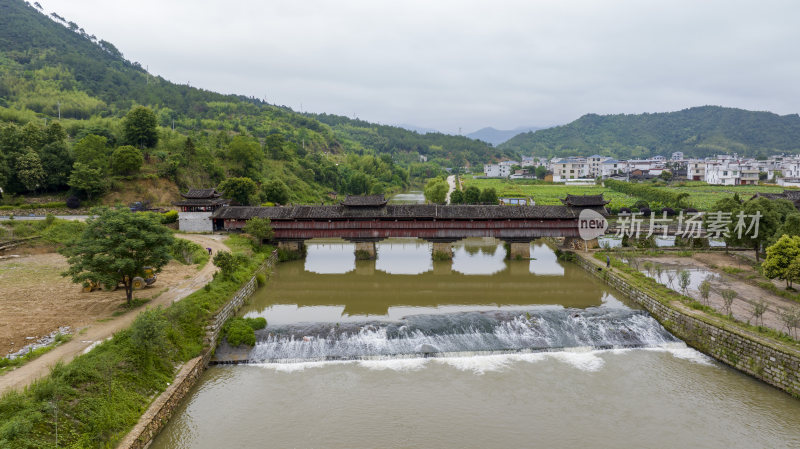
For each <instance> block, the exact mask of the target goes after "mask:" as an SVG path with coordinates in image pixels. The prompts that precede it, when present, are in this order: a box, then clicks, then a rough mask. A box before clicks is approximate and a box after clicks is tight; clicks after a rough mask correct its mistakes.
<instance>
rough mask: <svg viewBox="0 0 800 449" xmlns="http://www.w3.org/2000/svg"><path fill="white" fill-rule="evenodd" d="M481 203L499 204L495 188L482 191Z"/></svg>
mask: <svg viewBox="0 0 800 449" xmlns="http://www.w3.org/2000/svg"><path fill="white" fill-rule="evenodd" d="M481 203H483V204H497V190H495V189H494V187H487V188H485V189H483V191H481Z"/></svg>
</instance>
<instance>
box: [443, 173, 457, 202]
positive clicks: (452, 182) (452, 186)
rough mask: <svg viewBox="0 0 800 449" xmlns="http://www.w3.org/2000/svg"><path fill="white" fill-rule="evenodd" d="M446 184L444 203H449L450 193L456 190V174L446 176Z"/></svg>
mask: <svg viewBox="0 0 800 449" xmlns="http://www.w3.org/2000/svg"><path fill="white" fill-rule="evenodd" d="M447 186H448V187H447V198H446V199H445V203H447V204H450V194H451V193H453V191H455V190H456V175H450V176H448V177H447Z"/></svg>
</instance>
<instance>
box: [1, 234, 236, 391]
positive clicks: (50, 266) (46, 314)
mask: <svg viewBox="0 0 800 449" xmlns="http://www.w3.org/2000/svg"><path fill="white" fill-rule="evenodd" d="M178 237H181V238H185V239H187V240H191V241H193V242H195V243H197V244H199V245H201V246H203V247H204V248H211V249H212V251H213V252H214V253H216V252H218V251H222V250H228V247H226V246H225V244H224V243H223V240H224V239H225V238H226V237H227V236H220V235H185V234H178ZM30 257H31V258H33V259H32V260H30V261H26V259H28V258H27V257H26V258H20V259H10V260H6V261H3V263H0V326H1V327H0V338H5V341H4V342H2V343H4V344H5V345H6V346H0V347H8V342H9V341H16V340H14V338H17V337H16V336H21V337H22V338H25V337H27V336H30V334H32V333H35V332H36V331H35V330H34V329H37V328H38V329H49V331H52V330H54V329H57V328H58V327H59V326H62V325H69V326H72V327H73V329H81V327H83V326H85V327H83V329H82V330H81V331H79V332H78V335H76V336H75V337H74V338H73V339H72V340H71V341H69V342H67V343H64V344H62V345H60V346H58V347H57V348H55V349H53V350H52V351H50V352H48V353H46V354H44V355H42V356H41V357H39V358H37V359H35V360H32V361H30V362H28V363H26V364H25V365H22V366H21V367H19V368H17V369H15V370H13V371H9V372H6V373H5V374H3V375H0V394H2V393H3V392H4V391H7V390H9V389H19V388H22V387H24V386H25V385H28V384H29V383H31V382H32V381H33V380H35V379H38V378H40V377H42V376H44V375H46V374H47V373H48V372H49V371H50V368H52V367H53V366H54V365H55V364H56V363H58V362H60V361H61V362H64V363H68V362H69V361H70V360H72V359H73V358H75V357H76V356H78V355H80V354H82V353H84V352H86V351H88V350H89V349H91V348H92V346H93V345H95V344H98V343H100V342H102V341H104V340H106V339H108V338H110V337H111V336H112V335H114V333H115V332H118V331H120V330H122V329H125V328H127V327H129V326H130V325H131V323H132V322H133V320H134V319H135V318H136V316H137V315H138V314H139V312H141V311H142V310H145V307H157V306H168V305H170V304H172V303H173V302H175V301H180V300H181V299H183V298H185V297H186V296H188V295H190V294H191V293H192V292H194V291H197V290H198V289H200V288H202V287H203V286H204V285H205V284H207V283H208V282H210V281H211V279H212V278H213V275H214V273H215V272H216V271H217V267H215V266H214V265H213V264H212V263H211V262H209V263H207V264H206V266H205V267H203V268H202V269H201V270H198V269H197V266H196V265H191V266H186V265H180V264H177V263H175V262H171V263H170V264H169V265H168V266H167V267H165V268H164V270H163V271H162V273H161V274H159V279H158V281H157V282H156V283H155V284H154V285H153V286H152V287H150V288H148V289H145V290H141V291H140V297H151V298H152V297H153V296H155V295H158V296H157V297H156V298H154V299H152V300H150V302H148V303H147V305H146V306H145V307H138V308H135V309H133V310H129V311H127V312H125V313H122V314H121V315H118V316H114V313H113V312H115V311H117V310H120V306H121V305H122V304H123V303H124V301H125V295H124V293H123V292H120V291H117V292H100V291H98V292H92V293H82V292H81V289H80V286H78V285H76V284H73V283H72V282H70V281H69V279H66V278H62V277H61V276H60V275H59V273H61V272H62V271H63V270H64V268H65V267H66V260H65V259H64V258H63V257H61V256H60V255H58V254H45V255H40V256H30ZM23 279H27V282H23ZM7 280H11V282H9V283H8V284H7V283H6V281H7ZM168 287H169V289H168V290H167V291H164V290H165V289H166V288H168ZM7 298H8V299H7ZM7 312H8V313H7ZM11 314H14V315H13V316H12V315H11ZM73 323H74V324H73ZM37 326H38V327H37ZM49 331H44V332H49ZM44 332H43V333H44ZM6 333H8V334H7V335H8V336H7V337H3V335H6ZM16 344H18V343H15V345H16Z"/></svg>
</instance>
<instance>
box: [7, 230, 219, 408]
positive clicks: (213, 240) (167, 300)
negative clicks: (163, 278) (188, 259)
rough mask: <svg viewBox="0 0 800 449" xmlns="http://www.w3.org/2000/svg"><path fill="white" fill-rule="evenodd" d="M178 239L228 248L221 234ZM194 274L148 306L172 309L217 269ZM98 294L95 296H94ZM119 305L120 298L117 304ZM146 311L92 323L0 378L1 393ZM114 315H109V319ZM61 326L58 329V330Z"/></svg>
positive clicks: (39, 374) (208, 266) (46, 370)
mask: <svg viewBox="0 0 800 449" xmlns="http://www.w3.org/2000/svg"><path fill="white" fill-rule="evenodd" d="M178 237H181V238H184V239H187V240H191V241H193V242H195V243H197V244H199V245H201V246H202V247H204V248H211V249H212V251H213V252H214V253H216V252H217V251H220V250H227V249H228V247H227V246H225V245H224V243H223V242H222V241H223V240H224V239H225V236H219V235H183V234H179V235H178ZM188 268H190V269H191V270H192V271H193V272H192V273H191V274H187V275H185V277H186V278H185V279H182V280H179V281H178V282H177V283H175V284H174V285H173V286H172V287H170V289H169V290H168V291H166V292H164V293H162V294H160V295H159V296H158V297H156V298H155V299H152V300H151V301H150V302H148V303H147V307H156V306H159V305H162V306H168V305H170V304H172V303H173V302H175V301H180V300H181V299H183V298H185V297H186V296H188V295H189V294H191V293H192V292H194V291H196V290H198V289H200V288H202V287H203V286H204V285H205V284H207V283H208V282H209V281H211V279H212V276H213V274H214V272H215V271H216V270H217V268H216V267H215V266H214V264H212V263H211V261H209V262H208V263H207V264H206V266H205V267H203V269H202V270H199V271H197V270H196V269H195V268H194V267H188ZM154 290H155V291H154V293H157V292H159V291H160V290H159V289H158V288H155V289H154ZM93 294H94V293H93ZM116 303H117V305H118V304H119V299H118V298H117V301H116ZM142 310H144V308H138V309H136V310H132V311H130V312H128V313H125V314H123V315H120V316H117V317H114V318H111V319H110V320H108V321H103V322H98V321H94V322H92V324H89V325H88V326H87V327H86V328H85V331H82V333H81V334H76V335H74V336H73V339H72V340H71V341H69V342H68V343H66V344H63V345H61V346H59V347H58V348H56V349H54V350H52V351H50V352H48V353H46V354H44V355H42V356H41V357H39V358H37V359H35V360H32V361H30V362H28V363H26V364H25V365H23V366H21V367H19V368H17V369H16V370H14V371H10V372H8V373H6V374H4V375H2V376H0V394H2V393H3V392H5V391H7V390H9V389H20V388H22V387H24V386H25V385H28V384H29V383H30V382H31V381H33V380H34V379H38V378H40V377H42V376H44V375H46V374H47V373H49V372H50V368H51V367H52V366H53V365H55V364H56V362H58V361H63V362H65V363H67V362H69V361H70V360H72V359H73V358H75V357H76V356H78V355H80V354H82V353H84V352H85V351H86V350H87V348H89V347H91V346H92V345H94V344H97V343H99V342H102V341H104V340H106V339H108V338H110V337H111V336H112V335H114V333H115V332H117V331H119V330H121V329H125V328H127V327H128V326H130V325H131V323H132V322H133V320H134V319H135V318H136V316H137V315H138V314H139V312H141V311H142ZM109 315H110V313H109V314H108V315H107V316H109ZM57 327H58V326H56V328H57Z"/></svg>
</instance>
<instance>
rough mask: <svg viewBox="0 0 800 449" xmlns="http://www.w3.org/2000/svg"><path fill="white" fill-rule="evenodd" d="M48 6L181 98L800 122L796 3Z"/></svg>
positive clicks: (477, 115)
mask: <svg viewBox="0 0 800 449" xmlns="http://www.w3.org/2000/svg"><path fill="white" fill-rule="evenodd" d="M40 3H41V4H42V5H43V6H44V8H45V10H46V11H47V12H48V13H49V12H53V11H55V12H57V13H59V14H61V15H62V16H64V17H65V18H66V19H67V20H72V21H74V22H76V23H78V25H80V26H81V27H83V28H84V29H85V30H86V32H87V33H89V34H95V35H96V36H97V37H98V38H100V39H105V40H107V41H110V42H111V43H113V44H114V45H116V46H117V48H119V50H120V51H121V52H122V53H123V54H124V55H125V57H126V58H128V59H130V60H132V61H138V62H139V63H141V64H142V66H147V67H149V70H150V72H151V73H154V74H157V75H161V76H163V77H164V78H166V79H168V80H170V81H173V82H176V83H186V82H189V83H190V84H191V85H192V86H197V87H202V88H206V89H210V90H214V91H218V92H223V93H236V94H242V95H247V96H255V97H258V98H262V99H266V100H267V101H268V102H270V103H275V104H283V105H287V106H290V107H292V108H293V109H295V110H300V109H301V105H302V110H303V111H311V112H328V113H334V114H341V115H347V116H350V117H352V116H354V115H355V116H358V117H359V118H362V119H365V120H369V121H373V122H380V123H388V124H413V125H417V126H421V127H427V128H435V129H438V130H441V131H444V132H450V133H457V132H458V131H459V129H461V130H462V131H463V133H468V132H471V131H474V130H477V129H479V128H482V127H484V126H493V127H495V128H499V129H511V128H515V127H518V126H546V125H555V124H563V123H567V122H570V121H572V120H574V119H576V118H578V117H580V116H581V115H583V114H585V113H589V112H594V113H598V114H612V113H641V112H663V111H674V110H679V109H683V108H687V107H691V106H699V105H705V104H713V105H722V106H731V107H740V108H745V109H751V110H768V111H772V112H776V113H779V114H790V113H796V112H798V109H800V108H798V103H797V101H798V98H800V95H799V94H800V49H799V48H798V43H799V42H800V25H799V24H800V2H798V1H794V0H786V1H770V0H756V1H732V0H725V1H707V0H706V1H697V0H690V1H683V0H668V1H660V0H659V1H646V0H627V1H615V0H603V1H601V0H597V1H579V0H542V1H533V0H529V1H498V0H495V1H491V2H489V1H484V2H475V1H466V0H462V1H438V0H424V1H401V0H393V1H378V0H369V1H349V0H331V1H320V0H302V1H297V0H295V1H270V0H236V1H230V0H229V1H218V0H213V1H212V0H191V1H188V0H136V1H127V0H124V1H123V0H115V1H109V0H44V1H40Z"/></svg>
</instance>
